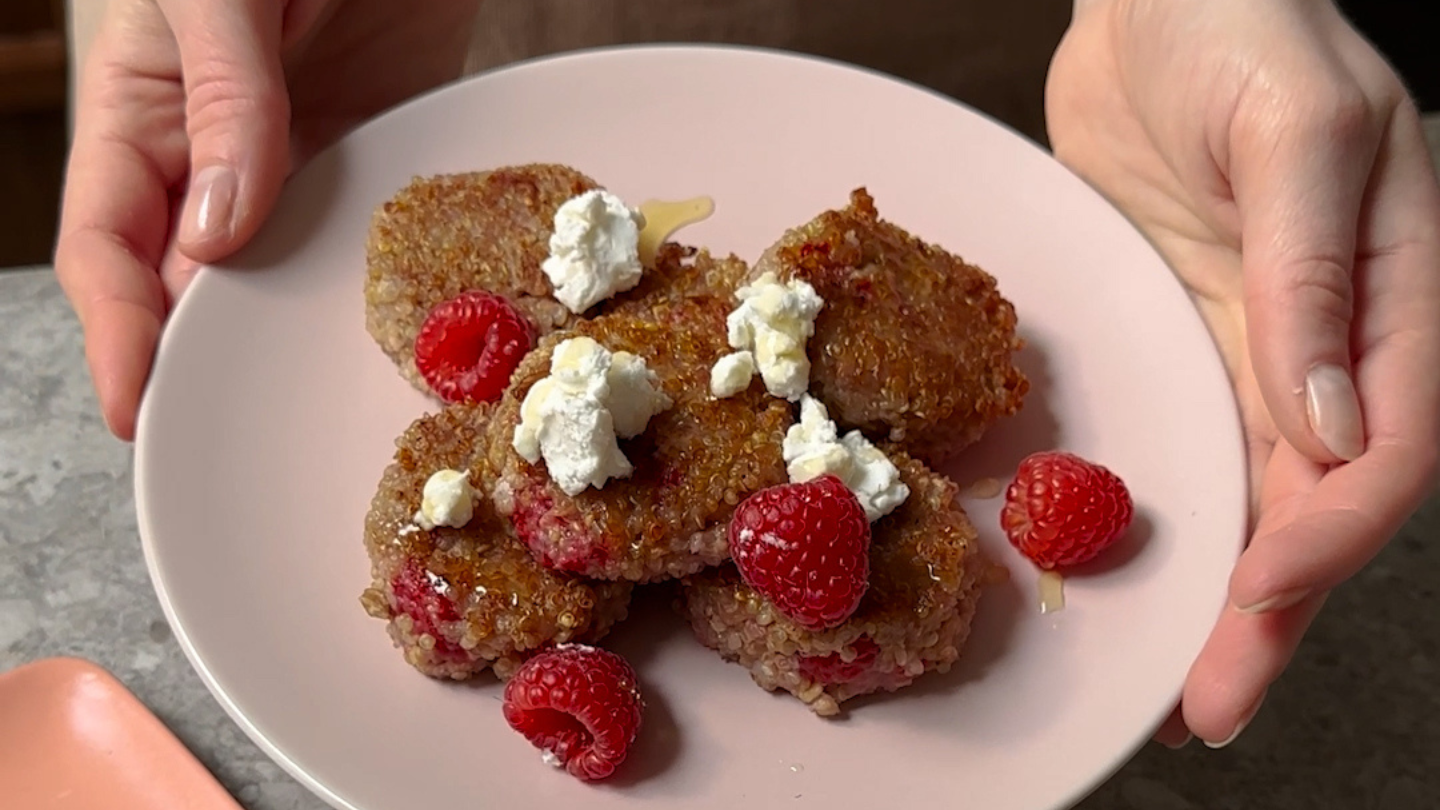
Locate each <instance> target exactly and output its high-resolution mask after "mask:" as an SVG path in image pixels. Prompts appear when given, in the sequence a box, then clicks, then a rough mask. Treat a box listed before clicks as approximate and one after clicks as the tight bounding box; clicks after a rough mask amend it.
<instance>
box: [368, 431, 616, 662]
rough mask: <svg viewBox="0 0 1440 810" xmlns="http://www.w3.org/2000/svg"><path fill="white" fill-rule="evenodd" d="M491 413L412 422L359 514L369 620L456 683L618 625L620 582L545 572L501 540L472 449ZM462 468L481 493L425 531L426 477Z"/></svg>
mask: <svg viewBox="0 0 1440 810" xmlns="http://www.w3.org/2000/svg"><path fill="white" fill-rule="evenodd" d="M492 412H493V407H492V406H488V405H486V406H465V405H452V406H450V407H448V408H446V409H444V410H443V411H441V412H439V413H436V414H430V415H427V416H423V417H421V418H420V419H418V420H416V421H415V422H414V423H413V424H412V425H411V426H410V427H409V428H408V429H407V430H406V431H405V433H404V434H403V435H402V436H400V438H399V439H398V440H397V441H396V451H395V457H394V461H393V462H392V463H391V464H390V465H389V467H387V468H386V470H385V473H384V475H383V477H382V478H381V481H380V484H379V487H378V488H377V491H376V493H375V497H374V499H373V501H372V504H371V507H370V512H369V513H368V514H367V515H366V517H365V548H366V550H367V551H368V552H369V554H370V561H371V576H372V582H371V584H370V587H369V588H367V589H366V590H365V592H364V594H363V595H362V596H361V600H360V601H361V604H362V605H363V606H364V608H365V610H366V612H368V613H369V614H370V615H371V616H374V617H375V618H378V619H381V620H384V621H385V622H386V627H387V630H388V632H389V634H390V636H391V638H392V639H393V640H394V642H395V644H396V646H398V647H399V648H400V649H401V650H402V652H403V653H404V655H405V660H406V661H408V662H409V663H410V664H411V665H412V666H414V667H415V668H416V669H418V670H420V671H421V672H423V673H425V674H427V675H430V676H433V677H439V678H454V679H462V678H467V677H469V676H471V675H474V674H476V673H478V672H482V671H484V670H485V669H486V668H487V667H490V668H493V669H494V671H495V674H496V675H498V676H500V677H502V678H508V677H509V676H510V674H511V673H512V672H513V671H514V669H515V667H516V666H518V665H519V664H520V662H521V661H522V660H523V659H524V657H525V655H526V654H527V653H528V652H529V651H532V650H535V649H536V648H538V647H540V646H542V645H544V644H547V643H550V642H555V643H564V642H567V641H575V642H593V641H597V640H599V639H600V638H601V637H602V636H604V635H605V634H606V632H608V631H609V629H610V627H611V626H612V625H614V624H615V623H616V622H618V621H620V620H622V619H624V617H625V613H626V609H627V607H628V605H629V600H630V590H631V586H630V583H628V582H589V581H586V580H583V579H580V578H579V577H576V576H573V575H570V574H564V573H559V572H554V571H548V570H546V569H544V568H542V567H540V565H539V564H538V563H536V562H535V560H534V558H533V557H532V556H531V555H530V552H529V551H528V550H526V548H525V547H524V546H522V545H521V544H520V543H519V542H518V541H516V540H515V539H514V538H512V537H510V536H509V534H508V533H507V532H506V527H505V523H504V521H502V520H501V519H500V518H499V517H498V516H497V515H496V514H495V510H494V507H493V505H492V504H491V502H490V499H489V497H488V494H489V491H490V486H491V484H492V483H493V480H494V476H493V474H492V473H491V471H490V470H489V469H488V468H487V467H486V466H485V457H484V454H483V453H477V452H476V451H477V448H478V447H479V442H480V439H481V437H482V436H483V435H484V432H485V428H486V426H487V424H488V422H489V420H490V418H491V415H492ZM447 468H448V469H455V470H462V471H464V470H468V471H470V474H471V481H472V482H473V483H474V484H475V486H476V488H477V490H479V491H480V495H481V497H480V498H478V499H477V503H476V505H475V515H474V517H473V518H472V519H471V521H470V522H469V523H468V524H467V525H466V526H465V527H464V528H462V529H454V528H449V527H445V526H441V527H437V528H436V529H434V530H433V531H425V530H424V529H420V528H419V527H417V526H415V525H414V523H413V522H412V516H413V515H414V514H415V512H416V510H417V509H418V508H419V505H420V496H421V491H422V490H423V489H424V486H425V482H426V480H428V479H429V477H430V475H431V474H432V473H434V472H435V471H437V470H441V469H447Z"/></svg>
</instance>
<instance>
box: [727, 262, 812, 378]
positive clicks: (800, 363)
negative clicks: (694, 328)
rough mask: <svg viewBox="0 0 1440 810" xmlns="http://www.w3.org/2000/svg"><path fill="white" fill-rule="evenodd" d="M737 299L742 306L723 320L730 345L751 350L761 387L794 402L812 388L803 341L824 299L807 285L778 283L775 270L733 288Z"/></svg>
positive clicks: (809, 332) (809, 334)
mask: <svg viewBox="0 0 1440 810" xmlns="http://www.w3.org/2000/svg"><path fill="white" fill-rule="evenodd" d="M735 297H736V298H738V299H739V300H740V306H738V307H736V308H735V310H734V311H732V312H731V313H730V316H729V317H728V318H727V319H726V322H725V325H726V327H727V329H728V332H729V335H728V338H729V341H730V346H731V347H733V348H735V349H741V350H749V351H751V352H753V353H754V361H755V367H756V368H757V369H759V371H760V377H761V379H763V380H764V381H765V389H766V390H767V391H769V392H770V394H771V396H776V397H782V398H784V399H788V400H790V401H791V402H794V401H795V400H797V399H799V398H800V395H801V394H803V393H805V391H806V389H808V388H809V387H810V358H809V357H807V356H806V354H805V342H806V341H807V340H809V339H810V336H811V335H813V334H814V333H815V316H816V315H818V314H819V313H820V308H821V307H823V306H824V305H825V302H824V300H822V299H821V298H820V296H819V294H817V293H816V292H815V288H814V287H811V286H810V285H809V284H808V283H806V282H804V281H800V280H793V279H792V280H791V281H788V282H784V283H781V282H780V281H778V280H776V278H775V274H774V273H764V274H762V275H761V276H760V277H759V278H758V279H756V280H755V281H754V282H752V283H750V284H747V285H746V286H744V287H741V288H740V289H738V290H736V291H735Z"/></svg>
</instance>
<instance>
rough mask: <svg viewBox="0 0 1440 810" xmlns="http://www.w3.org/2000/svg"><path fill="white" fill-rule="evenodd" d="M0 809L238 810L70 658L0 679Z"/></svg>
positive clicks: (96, 673)
mask: <svg viewBox="0 0 1440 810" xmlns="http://www.w3.org/2000/svg"><path fill="white" fill-rule="evenodd" d="M0 805H3V806H4V807H5V808H7V810H40V808H44V809H45V810H67V809H68V808H76V810H80V809H81V808H83V809H84V810H91V808H99V807H103V808H107V810H158V808H169V807H176V808H180V807H183V808H187V810H239V805H237V804H236V803H235V801H234V799H232V798H230V796H229V794H227V793H226V792H225V789H224V788H222V787H220V784H219V783H218V782H216V781H215V779H214V777H212V776H211V775H210V773H209V771H207V770H205V767H204V766H203V765H201V764H200V762H199V761H198V760H196V759H195V757H194V755H192V754H191V753H190V752H189V751H188V750H187V749H186V748H185V746H184V745H182V744H181V743H180V741H179V740H177V739H175V736H174V735H173V734H171V733H170V731H169V729H167V728H165V726H164V724H162V723H161V722H160V721H159V720H158V719H156V717H155V715H153V714H151V713H150V711H149V710H148V709H146V708H145V706H144V705H142V704H141V703H140V701H139V700H137V699H136V698H135V696H134V695H132V694H130V692H129V691H128V690H127V689H126V688H125V686H124V685H123V684H121V683H120V682H119V681H117V680H116V679H115V678H114V677H113V676H112V675H110V673H108V672H106V671H105V670H103V669H101V668H100V667H97V666H96V665H94V664H91V663H89V662H87V661H80V660H77V659H73V658H48V659H45V660H42V661H36V662H34V663H30V664H26V665H24V666H22V667H19V668H18V669H14V670H11V671H10V672H6V673H0Z"/></svg>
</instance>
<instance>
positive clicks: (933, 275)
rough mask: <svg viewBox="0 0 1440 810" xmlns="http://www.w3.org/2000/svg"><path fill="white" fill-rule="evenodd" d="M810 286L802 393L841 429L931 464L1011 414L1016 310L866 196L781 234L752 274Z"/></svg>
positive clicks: (1024, 385)
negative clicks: (814, 297) (813, 303)
mask: <svg viewBox="0 0 1440 810" xmlns="http://www.w3.org/2000/svg"><path fill="white" fill-rule="evenodd" d="M765 272H774V273H775V274H776V276H777V277H778V278H779V279H780V280H782V281H783V280H789V279H794V278H798V279H802V280H804V281H806V282H809V283H810V285H811V286H813V287H814V288H815V291H816V292H817V293H819V294H820V297H821V298H823V299H824V300H825V306H824V308H822V309H821V310H820V314H819V316H818V317H817V318H816V320H815V334H814V336H813V337H811V338H810V342H809V355H810V361H811V366H812V367H811V371H810V393H811V394H813V395H815V396H816V397H818V398H819V399H820V400H821V401H822V402H824V403H825V405H826V407H827V408H828V409H829V411H830V416H831V418H832V419H834V420H835V421H836V423H837V424H839V425H840V426H841V427H842V428H847V429H848V428H859V429H860V430H862V431H863V432H865V433H866V434H867V435H868V436H870V437H871V438H872V439H876V440H888V441H894V442H898V443H899V444H901V445H903V446H904V447H905V449H906V450H908V451H909V452H910V453H912V454H914V455H915V456H917V457H919V458H922V459H925V460H926V461H929V462H931V463H932V464H933V463H939V462H940V461H943V460H944V459H945V458H947V457H949V456H951V455H953V454H954V453H955V452H956V451H958V450H960V449H962V448H963V447H965V446H966V445H969V444H971V443H973V442H974V441H976V440H977V439H979V438H980V436H981V434H983V433H984V432H985V430H986V429H987V428H988V427H990V425H991V424H993V423H994V422H995V421H996V420H998V419H999V418H1000V417H1002V416H1006V415H1009V414H1013V413H1015V412H1016V411H1017V410H1019V408H1020V405H1021V400H1022V399H1023V397H1024V395H1025V393H1026V391H1027V390H1028V389H1029V382H1028V381H1027V380H1026V379H1025V376H1024V375H1023V374H1022V373H1021V372H1020V371H1019V370H1018V369H1016V368H1015V366H1014V365H1013V363H1012V362H1011V356H1012V355H1013V354H1014V353H1015V352H1016V351H1017V350H1019V349H1020V347H1021V342H1020V339H1019V338H1018V337H1017V336H1016V333H1015V325H1016V319H1015V308H1014V307H1013V306H1012V305H1011V304H1010V302H1009V301H1006V300H1005V299H1004V298H1003V297H1002V296H1001V295H1000V293H999V291H998V290H997V289H996V283H995V279H994V278H992V277H991V276H990V275H989V274H987V273H986V272H985V271H983V270H981V269H980V268H978V267H975V266H974V265H970V264H966V263H965V262H964V261H963V260H961V259H960V258H959V257H957V256H955V255H953V254H951V253H948V252H946V251H945V250H944V249H943V248H940V247H939V246H936V245H930V244H926V243H925V242H923V241H921V240H920V239H917V238H916V237H914V236H911V235H910V234H908V233H906V232H905V231H904V230H902V229H901V228H899V227H897V226H895V225H893V224H891V223H889V222H887V221H885V220H882V219H880V217H879V215H878V213H877V212H876V210H875V203H874V200H872V199H871V197H870V195H869V194H868V193H867V192H866V191H865V189H863V188H861V189H857V190H856V191H854V192H852V193H851V196H850V204H849V205H848V206H847V207H845V208H843V209H840V210H835V211H826V212H824V213H822V214H820V215H819V216H817V217H816V218H814V219H813V220H811V221H810V222H807V223H806V224H804V225H801V226H800V227H798V228H794V229H791V230H789V231H788V232H786V234H785V235H784V236H783V237H782V238H781V239H780V240H779V241H778V242H776V243H775V244H774V245H772V246H771V247H770V248H769V249H768V250H766V251H765V254H764V255H763V256H762V257H761V259H760V261H759V262H757V263H756V265H755V267H754V269H753V270H752V271H751V278H752V279H753V278H757V277H759V276H760V275H761V274H763V273H765Z"/></svg>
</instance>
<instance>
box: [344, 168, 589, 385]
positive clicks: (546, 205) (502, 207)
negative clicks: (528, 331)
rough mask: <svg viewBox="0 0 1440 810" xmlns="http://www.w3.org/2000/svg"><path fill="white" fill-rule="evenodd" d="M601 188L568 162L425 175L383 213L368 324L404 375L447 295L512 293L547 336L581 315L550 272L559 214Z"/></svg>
mask: <svg viewBox="0 0 1440 810" xmlns="http://www.w3.org/2000/svg"><path fill="white" fill-rule="evenodd" d="M598 187H599V186H598V185H597V184H596V183H595V181H594V180H592V179H590V178H589V177H587V176H585V175H583V174H581V173H580V172H577V171H575V170H574V169H571V168H569V167H567V166H559V165H554V164H543V163H537V164H529V165H525V166H512V167H505V168H500V169H496V170H494V171H488V172H473V173H468V174H449V175H439V176H435V177H417V178H415V179H414V180H413V181H411V183H410V184H409V185H408V186H406V187H405V188H403V189H401V190H400V191H399V192H398V193H397V194H396V195H395V196H394V197H392V198H391V199H390V200H388V201H386V202H385V203H384V204H383V205H381V206H380V207H379V208H378V209H377V210H376V211H375V214H374V216H373V218H372V220H371V224H370V234H369V238H368V240H367V242H366V246H365V256H366V277H365V326H366V328H367V329H368V330H369V331H370V335H371V336H372V337H374V338H375V340H376V342H378V343H379V344H380V348H381V349H383V350H384V352H385V354H387V355H388V356H389V357H390V359H391V360H393V361H395V364H396V365H397V366H398V367H399V368H400V373H401V374H402V375H404V377H405V378H406V379H407V380H409V381H410V382H411V383H412V384H414V385H415V386H416V387H417V388H419V389H420V390H421V391H425V392H427V393H428V392H429V387H428V386H426V385H425V381H424V378H422V377H421V376H420V372H419V371H418V370H416V368H415V336H416V335H417V334H419V332H420V326H421V324H423V323H424V322H425V317H426V315H428V314H429V313H430V310H431V309H433V308H434V307H435V305H436V304H439V303H441V302H443V301H447V300H449V299H451V298H454V297H455V296H457V295H459V294H461V293H463V292H467V291H471V290H485V291H488V292H492V293H495V294H497V295H503V296H506V297H508V298H509V299H510V300H511V301H513V302H514V303H515V306H516V307H517V308H519V309H520V311H521V312H523V313H525V315H526V317H528V318H529V319H530V321H531V323H533V324H534V325H535V328H536V331H537V334H541V335H543V334H546V333H548V332H550V331H552V330H554V329H556V328H560V327H563V326H566V325H569V324H570V323H572V322H573V321H574V320H575V316H573V315H571V313H570V311H569V310H568V309H566V308H565V306H564V305H563V304H561V303H560V302H559V301H556V300H555V299H554V297H553V296H552V293H553V290H554V288H553V287H552V286H551V284H550V280H549V279H548V278H546V277H545V274H544V273H543V272H542V271H541V270H540V265H541V263H542V262H544V261H545V257H546V256H548V255H549V253H550V247H549V243H550V234H551V232H552V230H553V228H554V220H555V212H556V210H558V209H559V208H560V206H561V205H563V204H564V203H565V201H566V200H569V199H570V198H571V197H574V196H576V195H578V194H582V193H584V192H586V191H589V190H591V189H594V188H598Z"/></svg>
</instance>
